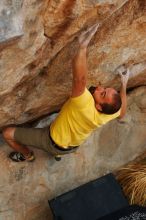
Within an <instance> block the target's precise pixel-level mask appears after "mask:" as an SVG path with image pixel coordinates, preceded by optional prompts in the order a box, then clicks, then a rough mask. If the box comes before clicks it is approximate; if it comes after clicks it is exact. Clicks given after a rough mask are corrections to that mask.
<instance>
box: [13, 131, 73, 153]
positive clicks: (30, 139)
mask: <svg viewBox="0 0 146 220" xmlns="http://www.w3.org/2000/svg"><path fill="white" fill-rule="evenodd" d="M14 139H15V141H16V142H18V143H20V144H22V145H26V146H32V147H35V148H38V149H41V150H44V151H46V152H48V153H50V154H52V155H53V156H57V155H64V154H69V153H72V152H74V151H75V149H73V150H67V151H63V150H59V149H57V148H55V147H54V145H53V143H52V141H51V139H50V135H49V127H47V128H21V127H17V128H16V130H15V133H14Z"/></svg>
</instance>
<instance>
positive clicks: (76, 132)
mask: <svg viewBox="0 0 146 220" xmlns="http://www.w3.org/2000/svg"><path fill="white" fill-rule="evenodd" d="M119 115H120V111H118V112H116V113H115V114H112V115H106V114H103V113H100V112H98V111H97V109H96V108H95V102H94V99H93V96H92V95H91V94H90V92H89V91H88V89H85V91H84V93H83V94H82V95H80V96H78V97H75V98H72V97H71V98H69V99H68V101H67V102H66V103H65V104H64V105H63V107H62V109H61V111H60V113H59V115H58V116H57V118H56V119H55V120H54V121H53V122H52V124H51V127H50V134H51V137H52V139H53V140H54V142H55V143H56V144H57V145H59V146H62V147H64V148H67V147H68V146H78V145H80V144H81V143H83V141H84V140H85V139H86V138H87V137H88V136H89V135H90V134H91V132H92V131H93V130H94V129H96V128H97V127H100V126H101V125H103V124H105V123H107V122H108V121H110V120H112V119H114V118H117V117H118V116H119Z"/></svg>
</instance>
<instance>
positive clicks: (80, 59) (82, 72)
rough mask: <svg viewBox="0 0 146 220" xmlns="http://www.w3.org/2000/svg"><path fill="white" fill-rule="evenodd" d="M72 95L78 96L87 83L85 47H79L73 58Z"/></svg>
mask: <svg viewBox="0 0 146 220" xmlns="http://www.w3.org/2000/svg"><path fill="white" fill-rule="evenodd" d="M72 66H73V82H72V96H73V97H75V96H79V95H80V94H82V93H83V92H84V90H85V87H86V83H87V71H88V69H87V48H79V50H78V52H77V54H76V55H75V57H74V59H73V64H72Z"/></svg>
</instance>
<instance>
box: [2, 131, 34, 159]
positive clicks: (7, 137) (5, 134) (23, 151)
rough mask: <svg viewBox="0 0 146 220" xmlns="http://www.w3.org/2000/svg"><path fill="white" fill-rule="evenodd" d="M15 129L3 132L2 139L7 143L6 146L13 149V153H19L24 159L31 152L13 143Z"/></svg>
mask: <svg viewBox="0 0 146 220" xmlns="http://www.w3.org/2000/svg"><path fill="white" fill-rule="evenodd" d="M15 131H16V128H15V127H8V128H5V129H4V130H3V132H2V133H3V137H4V139H5V141H6V142H7V143H8V145H9V146H10V147H11V148H13V149H14V150H15V151H17V152H20V153H21V154H22V155H24V157H25V159H26V160H27V158H29V157H30V154H31V151H30V150H29V149H28V148H27V147H26V146H25V147H24V146H23V145H21V144H18V143H17V142H16V141H15V138H14V134H15Z"/></svg>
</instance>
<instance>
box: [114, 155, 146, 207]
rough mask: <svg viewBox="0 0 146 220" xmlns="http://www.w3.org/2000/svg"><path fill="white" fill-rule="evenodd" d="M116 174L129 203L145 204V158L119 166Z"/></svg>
mask: <svg viewBox="0 0 146 220" xmlns="http://www.w3.org/2000/svg"><path fill="white" fill-rule="evenodd" d="M116 176H117V179H118V181H119V183H120V184H121V186H122V188H123V191H124V193H125V195H126V197H127V198H128V199H129V203H130V204H137V205H142V206H146V158H145V159H143V160H142V161H139V162H135V163H133V164H129V165H127V166H126V167H123V168H121V169H120V170H119V171H118V173H117V175H116Z"/></svg>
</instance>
